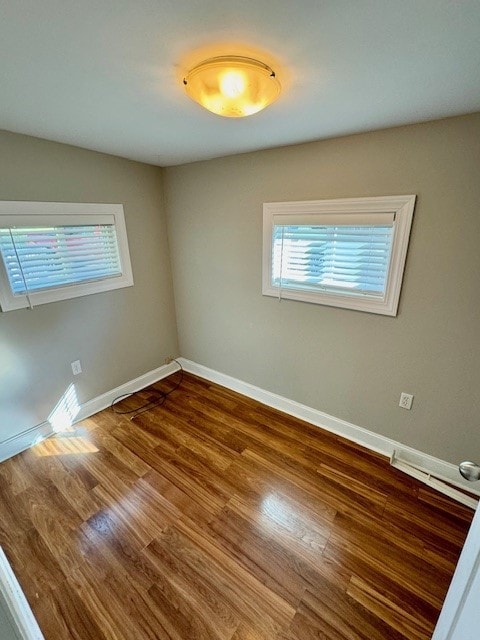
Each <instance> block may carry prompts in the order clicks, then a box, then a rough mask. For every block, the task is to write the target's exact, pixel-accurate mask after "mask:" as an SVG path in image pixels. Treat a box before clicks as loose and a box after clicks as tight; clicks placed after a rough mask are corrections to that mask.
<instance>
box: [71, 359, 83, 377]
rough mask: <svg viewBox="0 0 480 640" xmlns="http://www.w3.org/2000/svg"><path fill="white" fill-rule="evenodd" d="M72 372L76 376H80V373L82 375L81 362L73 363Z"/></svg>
mask: <svg viewBox="0 0 480 640" xmlns="http://www.w3.org/2000/svg"><path fill="white" fill-rule="evenodd" d="M72 371H73V375H74V376H78V374H79V373H82V365H81V363H80V360H75V362H72Z"/></svg>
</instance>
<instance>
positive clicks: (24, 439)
mask: <svg viewBox="0 0 480 640" xmlns="http://www.w3.org/2000/svg"><path fill="white" fill-rule="evenodd" d="M51 435H52V425H51V424H50V423H49V422H42V423H41V424H37V425H35V426H34V427H31V428H30V429H26V430H25V431H22V432H21V433H17V434H15V435H14V436H11V437H10V438H7V440H4V441H3V442H0V462H3V461H4V460H7V459H8V458H13V456H16V455H17V453H20V452H21V451H25V449H29V448H30V447H33V445H34V444H37V442H40V441H41V440H44V439H45V438H48V436H51Z"/></svg>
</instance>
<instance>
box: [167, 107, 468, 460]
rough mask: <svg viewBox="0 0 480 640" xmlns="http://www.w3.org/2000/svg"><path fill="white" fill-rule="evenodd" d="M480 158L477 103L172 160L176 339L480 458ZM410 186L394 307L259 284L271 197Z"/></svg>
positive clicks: (252, 377) (207, 356)
mask: <svg viewBox="0 0 480 640" xmlns="http://www.w3.org/2000/svg"><path fill="white" fill-rule="evenodd" d="M232 126H235V122H232ZM479 169H480V114H477V115H473V116H466V117H460V118H452V119H448V120H443V121H438V122H432V123H427V124H420V125H414V126H408V127H401V128H396V129H390V130H385V131H379V132H373V133H369V134H363V135H357V136H351V137H346V138H340V139H334V140H327V141H323V142H318V143H312V144H305V145H298V146H293V147H287V148H282V149H274V150H271V151H263V152H256V153H251V154H245V155H241V156H235V157H228V158H222V159H218V160H212V161H207V162H199V163H195V164H191V165H186V166H182V167H173V168H170V169H168V170H167V171H166V195H167V211H168V228H169V237H170V246H171V252H172V264H173V274H174V286H175V299H176V310H177V324H178V331H179V342H180V351H181V354H182V355H183V356H185V357H186V358H190V359H192V360H194V361H196V362H199V363H201V364H203V365H206V366H208V367H212V368H213V369H217V370H219V371H221V372H223V373H227V374H230V375H233V376H236V377H238V378H240V379H242V380H245V381H247V382H250V383H253V384H255V385H258V386H260V387H263V388H265V389H268V390H271V391H274V392H276V393H279V394H282V395H285V396H287V397H288V398H291V399H294V400H297V401H299V402H302V403H305V404H307V405H310V406H312V407H315V408H317V409H320V410H323V411H326V412H327V413H330V414H332V415H334V416H337V417H339V418H343V419H345V420H348V421H351V422H353V423H355V424H358V425H361V426H363V427H366V428H368V429H371V430H373V431H376V432H378V433H381V434H384V435H386V436H389V437H391V438H394V439H396V440H399V441H400V442H402V443H405V444H408V445H410V446H413V447H415V448H418V449H420V450H423V451H425V452H427V453H430V454H432V455H435V456H438V457H440V458H443V459H445V460H449V461H452V462H458V461H459V460H460V459H464V458H477V459H480V438H479V433H480V429H479V426H480V406H479V387H480V246H479V244H480V207H479V205H480V177H479ZM410 193H414V194H417V196H418V199H417V207H416V212H415V216H414V222H413V231H412V238H411V243H410V250H409V255H408V258H407V266H406V273H405V279H404V285H403V292H402V297H401V301H400V309H399V314H398V316H397V317H396V318H390V317H385V316H379V315H372V314H367V313H362V312H356V311H351V310H346V309H335V308H331V307H324V306H319V305H312V304H305V303H300V302H294V301H283V302H281V303H280V304H279V303H278V301H276V300H275V299H273V298H268V297H262V295H261V255H262V254H261V250H262V203H263V202H266V201H275V200H278V201H282V200H308V199H320V198H337V197H354V196H378V195H390V194H391V195H396V194H410ZM401 391H407V392H410V393H413V394H415V400H414V406H413V409H412V410H411V411H405V410H403V409H400V408H399V407H398V400H399V396H400V392H401Z"/></svg>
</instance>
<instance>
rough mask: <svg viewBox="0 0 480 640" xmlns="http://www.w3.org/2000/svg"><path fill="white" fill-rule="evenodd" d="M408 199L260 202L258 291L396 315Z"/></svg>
mask: <svg viewBox="0 0 480 640" xmlns="http://www.w3.org/2000/svg"><path fill="white" fill-rule="evenodd" d="M414 202H415V197H414V196H393V197H392V196H388V197H382V198H357V199H348V200H333V201H321V200H320V201H313V202H293V203H289V202H286V203H267V204H265V205H264V266H263V293H264V294H265V295H271V296H276V297H278V298H279V299H282V298H288V299H293V300H300V301H305V302H314V303H319V304H326V305H330V306H339V307H346V308H352V309H358V310H361V311H370V312H374V313H383V314H386V315H396V312H397V308H398V300H399V295H400V287H401V281H402V276H403V269H404V264H405V258H406V251H407V245H408V236H409V233H410V226H411V221H412V215H413V207H414Z"/></svg>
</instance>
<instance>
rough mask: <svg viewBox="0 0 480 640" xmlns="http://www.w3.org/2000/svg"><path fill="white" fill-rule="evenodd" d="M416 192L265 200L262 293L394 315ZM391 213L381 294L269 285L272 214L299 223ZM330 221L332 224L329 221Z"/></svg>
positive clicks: (271, 258) (396, 310)
mask: <svg viewBox="0 0 480 640" xmlns="http://www.w3.org/2000/svg"><path fill="white" fill-rule="evenodd" d="M415 200H416V196H415V195H400V196H376V197H366V198H342V199H338V200H307V201H294V202H266V203H264V205H263V260H262V294H263V295H264V296H272V297H275V298H281V299H283V298H285V299H288V300H297V301H300V302H310V303H313V304H322V305H327V306H332V307H340V308H343V309H354V310H357V311H365V312H368V313H378V314H382V315H388V316H396V315H397V312H398V304H399V300H400V292H401V287H402V280H403V274H404V270H405V262H406V257H407V250H408V243H409V237H410V230H411V225H412V220H413V212H414V207H415ZM385 213H393V214H394V216H395V222H394V232H393V240H392V245H391V253H390V262H389V270H388V279H387V284H386V287H385V295H384V296H383V297H375V298H374V297H370V296H368V295H361V294H360V295H359V294H357V295H355V294H342V293H337V292H327V291H309V290H298V289H291V288H288V286H282V287H279V286H276V285H273V284H272V260H273V255H272V248H273V242H272V238H273V228H274V216H275V215H277V216H278V215H288V216H298V217H299V225H300V224H301V222H300V220H301V217H302V216H304V217H305V216H309V217H311V216H317V215H318V219H319V224H321V218H322V216H326V215H328V216H329V219H330V220H331V216H335V215H336V214H338V215H342V216H344V215H345V214H347V215H351V216H352V225H355V224H356V223H355V216H358V217H360V216H365V215H369V214H372V215H375V214H385ZM329 224H332V223H331V222H329Z"/></svg>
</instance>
